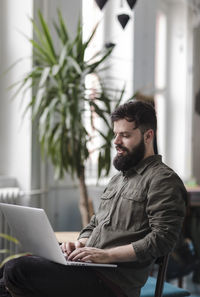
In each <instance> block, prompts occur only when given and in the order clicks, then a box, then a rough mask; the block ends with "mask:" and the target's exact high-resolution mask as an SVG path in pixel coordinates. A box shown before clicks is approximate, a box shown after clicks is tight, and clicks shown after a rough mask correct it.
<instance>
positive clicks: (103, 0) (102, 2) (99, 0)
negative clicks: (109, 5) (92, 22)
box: [95, 0, 108, 9]
mask: <svg viewBox="0 0 200 297" xmlns="http://www.w3.org/2000/svg"><path fill="white" fill-rule="evenodd" d="M95 1H96V4H97V5H98V6H99V8H100V9H103V7H104V5H105V4H106V2H107V1H108V0H95Z"/></svg>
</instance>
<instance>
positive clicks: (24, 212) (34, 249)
mask: <svg viewBox="0 0 200 297" xmlns="http://www.w3.org/2000/svg"><path fill="white" fill-rule="evenodd" d="M0 210H1V211H2V212H3V214H4V216H5V218H6V220H7V222H8V225H9V226H10V228H11V230H12V231H13V235H14V236H15V237H16V238H17V239H18V240H19V242H20V243H21V246H22V248H23V251H25V252H29V253H31V254H34V255H37V256H40V257H44V258H46V259H48V260H51V261H53V262H56V263H60V264H64V265H76V266H77V265H79V266H94V267H117V265H115V264H98V263H88V262H74V261H67V260H66V258H65V256H64V254H63V253H62V251H61V248H60V246H59V243H58V241H57V239H56V236H55V234H54V231H53V229H52V227H51V225H50V222H49V220H48V217H47V215H46V213H45V211H44V210H43V209H41V208H33V207H27V206H18V205H13V204H6V203H0Z"/></svg>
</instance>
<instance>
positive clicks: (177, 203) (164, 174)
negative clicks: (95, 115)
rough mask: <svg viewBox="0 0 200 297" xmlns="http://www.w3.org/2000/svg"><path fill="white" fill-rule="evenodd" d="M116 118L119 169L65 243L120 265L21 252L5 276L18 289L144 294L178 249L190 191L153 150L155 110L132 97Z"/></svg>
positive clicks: (21, 292)
mask: <svg viewBox="0 0 200 297" xmlns="http://www.w3.org/2000/svg"><path fill="white" fill-rule="evenodd" d="M111 119H112V122H113V130H114V135H115V136H114V144H115V146H116V151H117V155H116V157H115V158H114V166H115V167H116V169H117V170H118V171H119V173H118V174H116V175H115V176H114V177H113V178H112V179H111V181H110V182H109V184H108V186H107V187H106V189H105V191H104V192H103V194H102V196H101V203H100V207H99V210H98V212H97V213H96V214H95V215H94V216H93V217H92V219H91V221H90V223H89V225H88V226H87V227H86V228H84V229H83V230H82V231H81V232H80V235H79V238H78V240H77V241H76V242H68V243H63V244H62V251H63V252H64V253H66V254H67V255H68V260H71V261H77V260H81V261H90V262H94V263H118V267H117V268H95V269H94V268H90V267H87V268H83V267H69V266H65V265H61V264H56V263H52V262H49V261H47V260H45V259H41V258H34V257H22V258H20V259H17V260H12V261H10V262H8V263H7V264H6V266H5V269H4V278H3V280H2V283H3V284H4V285H6V287H7V288H8V290H9V292H10V294H11V295H12V296H15V297H20V296H26V297H27V296H35V297H36V296H37V297H39V296H41V297H44V296H49V297H50V296H54V297H55V296H59V297H62V296H63V297H64V296H65V297H67V296H69V297H72V296H74V297H76V296H77V297H80V295H81V296H84V297H94V296H95V297H97V296H99V297H119V296H120V297H122V296H127V297H133V296H134V297H138V296H139V295H140V289H141V287H142V286H143V285H144V284H145V282H146V280H147V278H148V275H149V271H150V269H151V267H152V263H154V261H155V259H156V258H158V257H161V256H163V255H166V254H168V253H169V252H170V251H171V250H172V249H173V247H174V245H175V243H176V241H177V239H178V237H179V234H180V232H181V227H182V223H183V219H184V215H185V202H186V196H187V195H186V190H185V187H184V185H183V183H182V181H181V179H180V178H179V177H178V175H177V174H176V173H175V172H174V171H173V170H172V169H170V168H169V167H168V166H167V165H165V164H164V163H163V162H162V160H161V156H159V155H155V153H154V145H153V143H154V137H155V134H156V128H157V122H156V114H155V110H154V108H153V107H152V106H151V105H149V104H147V103H144V102H140V101H132V102H129V103H126V104H124V105H121V106H119V107H118V108H117V109H116V110H115V111H114V112H113V113H112V115H111ZM0 296H3V294H2V295H0ZM6 296H7V295H6ZM9 296H10V295H9Z"/></svg>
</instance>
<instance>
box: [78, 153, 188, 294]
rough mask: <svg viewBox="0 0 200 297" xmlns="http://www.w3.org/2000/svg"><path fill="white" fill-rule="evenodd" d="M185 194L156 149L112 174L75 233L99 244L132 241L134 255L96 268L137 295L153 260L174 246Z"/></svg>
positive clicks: (106, 244)
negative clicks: (86, 222)
mask: <svg viewBox="0 0 200 297" xmlns="http://www.w3.org/2000/svg"><path fill="white" fill-rule="evenodd" d="M186 197H187V193H186V190H185V187H184V185H183V182H182V181H181V179H180V178H179V177H178V175H177V174H176V173H175V172H174V171H173V170H172V169H170V168H169V167H168V166H166V165H165V164H164V163H162V160H161V156H159V155H153V156H151V157H148V158H146V159H144V160H142V161H141V162H140V163H139V164H138V165H137V166H136V167H134V168H132V169H130V170H129V171H127V172H124V173H122V172H121V173H119V174H117V175H115V176H114V177H113V178H112V179H111V181H110V182H109V184H108V186H107V187H106V189H105V190H104V192H103V194H102V196H101V203H100V206H99V210H98V212H97V214H96V215H94V216H93V217H92V219H91V221H90V223H89V225H88V226H86V228H84V229H83V230H82V231H81V233H80V237H79V238H83V237H87V238H88V241H87V246H91V247H97V248H102V249H106V248H111V247H116V246H122V245H127V244H132V246H133V248H134V250H135V253H136V257H137V261H132V262H127V263H119V266H118V268H116V269H110V268H108V269H101V271H103V273H104V275H105V276H107V278H109V279H110V280H112V281H113V282H114V283H116V284H117V285H119V286H120V287H121V288H122V290H123V291H124V292H125V293H126V294H127V296H138V295H139V293H140V288H141V286H143V285H144V283H145V281H146V279H147V277H148V273H149V270H150V268H151V265H152V263H153V262H154V260H155V259H156V258H158V257H160V256H162V255H165V254H167V253H169V252H170V251H171V250H172V249H173V247H174V245H175V243H176V241H177V239H178V236H179V234H180V231H181V227H182V223H183V219H184V216H185V202H186Z"/></svg>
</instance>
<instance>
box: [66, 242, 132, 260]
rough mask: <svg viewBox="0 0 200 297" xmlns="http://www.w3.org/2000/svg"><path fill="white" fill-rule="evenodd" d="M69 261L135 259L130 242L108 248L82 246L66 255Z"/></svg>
mask: <svg viewBox="0 0 200 297" xmlns="http://www.w3.org/2000/svg"><path fill="white" fill-rule="evenodd" d="M68 259H69V260H71V261H78V260H79V261H86V262H93V263H116V262H129V261H135V260H136V254H135V251H134V249H133V246H132V244H128V245H124V246H119V247H114V248H110V249H104V250H103V249H98V248H93V247H82V248H77V249H76V250H74V251H73V252H72V253H71V254H70V255H69V257H68Z"/></svg>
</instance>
